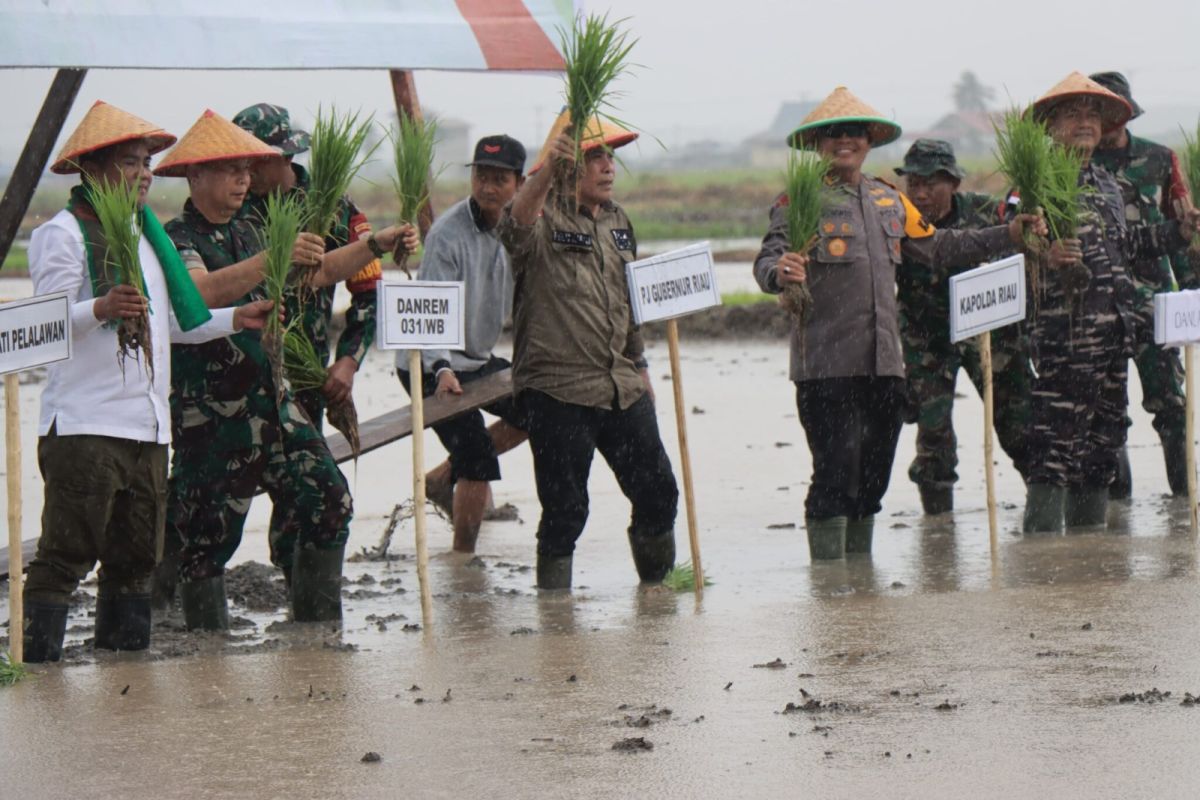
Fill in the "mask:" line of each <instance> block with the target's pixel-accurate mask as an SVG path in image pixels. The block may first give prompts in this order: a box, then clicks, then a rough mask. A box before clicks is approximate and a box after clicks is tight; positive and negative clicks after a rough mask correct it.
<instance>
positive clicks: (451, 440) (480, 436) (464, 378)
mask: <svg viewBox="0 0 1200 800" xmlns="http://www.w3.org/2000/svg"><path fill="white" fill-rule="evenodd" d="M511 366H512V364H510V363H509V361H508V360H507V359H504V358H499V357H497V356H492V357H491V358H490V359H488V362H487V363H486V364H484V365H483V366H482V367H480V368H479V369H477V370H473V371H471V372H457V371H456V372H455V373H454V375H455V377H456V378H458V382H459V384H460V385H466V384H468V383H470V382H472V381H477V380H479V379H480V378H486V377H487V376H488V375H492V374H495V373H497V372H500V371H501V370H505V369H508V368H509V367H511ZM396 375H398V376H399V378H400V383H402V384H403V385H404V390H405V391H407V392H408V394H409V396H410V397H411V396H412V388H411V386H410V384H409V379H408V372H406V371H405V370H402V369H398V370H396ZM421 389H422V394H423V395H424V396H425V397H432V396H433V393H434V392H435V391H436V390H437V380H436V379H435V378H434V376H433V375H430V374H429V373H428V372H426V373H424V374H423V375H422V376H421ZM483 410H484V411H486V412H488V413H489V414H493V415H495V416H497V417H499V418H500V419H502V420H504V421H505V422H507V423H508V424H509V425H512V426H513V427H514V428H519V429H520V430H525V428H526V425H525V419H524V417H523V416H522V414H521V413H520V411H519V410H518V409H517V406H516V403H515V402H514V401H513V398H512V397H505V398H504V399H502V400H497V401H496V402H494V403H492V404H491V405H487V406H484V407H483ZM433 432H434V433H436V434H437V437H438V439H440V440H441V442H442V446H443V447H445V448H446V452H448V453H449V454H450V473H451V478H452V480H454V481H457V480H459V479H460V478H461V479H463V480H468V481H497V480H500V460H499V458H498V457H497V455H496V448H495V447H494V446H493V445H492V437H491V436H489V435H488V432H487V426H486V425H485V424H484V420H483V414H481V413H480V412H479V411H478V410H476V411H471V412H468V413H466V414H463V415H462V416H460V417H455V418H454V419H451V420H447V421H446V422H442V423H439V424H437V425H434V426H433Z"/></svg>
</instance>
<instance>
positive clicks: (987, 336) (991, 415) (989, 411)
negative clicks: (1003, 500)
mask: <svg viewBox="0 0 1200 800" xmlns="http://www.w3.org/2000/svg"><path fill="white" fill-rule="evenodd" d="M979 361H980V364H981V365H982V366H983V474H984V476H985V477H986V480H987V512H988V541H989V542H990V544H991V548H992V566H995V564H996V557H997V555H998V553H999V544H998V542H997V532H996V527H997V525H996V470H995V467H994V466H993V463H992V462H993V460H994V459H993V458H992V428H993V427H994V426H995V408H994V406H993V404H992V332H991V331H984V332H983V333H982V334H980V336H979Z"/></svg>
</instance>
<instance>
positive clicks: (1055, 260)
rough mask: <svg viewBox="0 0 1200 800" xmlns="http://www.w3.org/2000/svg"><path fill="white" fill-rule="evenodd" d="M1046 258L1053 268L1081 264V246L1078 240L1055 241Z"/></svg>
mask: <svg viewBox="0 0 1200 800" xmlns="http://www.w3.org/2000/svg"><path fill="white" fill-rule="evenodd" d="M1048 256H1049V259H1050V266H1051V267H1053V268H1058V267H1065V266H1068V265H1070V264H1079V263H1082V262H1083V245H1082V243H1081V242H1080V241H1079V240H1078V239H1055V240H1054V241H1053V242H1052V243H1051V244H1050V252H1049V253H1048Z"/></svg>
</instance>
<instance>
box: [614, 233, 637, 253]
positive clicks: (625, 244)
mask: <svg viewBox="0 0 1200 800" xmlns="http://www.w3.org/2000/svg"><path fill="white" fill-rule="evenodd" d="M612 236H613V241H614V242H616V243H617V249H618V250H628V251H629V252H631V253H632V252H633V249H634V246H635V244H636V242H635V241H634V238H633V231H632V230H630V229H629V228H613V229H612Z"/></svg>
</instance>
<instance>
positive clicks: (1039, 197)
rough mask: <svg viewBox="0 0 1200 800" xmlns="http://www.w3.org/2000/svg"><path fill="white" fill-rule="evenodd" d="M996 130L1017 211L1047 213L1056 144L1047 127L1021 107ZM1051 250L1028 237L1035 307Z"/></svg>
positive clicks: (1009, 113) (1001, 161)
mask: <svg viewBox="0 0 1200 800" xmlns="http://www.w3.org/2000/svg"><path fill="white" fill-rule="evenodd" d="M994 127H995V131H996V161H997V162H998V166H999V169H1000V172H1001V173H1002V174H1003V175H1004V176H1005V177H1006V178H1008V182H1009V184H1010V185H1011V186H1012V187H1013V189H1015V190H1016V192H1017V197H1018V200H1019V205H1018V207H1017V210H1018V211H1019V212H1020V213H1023V214H1042V213H1044V210H1045V207H1046V205H1047V203H1048V202H1049V198H1048V197H1047V196H1046V192H1047V175H1048V173H1049V171H1050V169H1051V155H1050V151H1051V148H1052V144H1053V140H1052V139H1051V138H1050V134H1049V133H1048V132H1047V130H1046V126H1045V125H1044V124H1043V123H1041V122H1039V121H1038V120H1036V119H1034V118H1033V116H1032V115H1030V114H1025V113H1023V112H1022V111H1021V110H1020V109H1019V108H1010V109H1009V110H1008V111H1007V112H1005V114H1004V120H1003V123H1002V124H1000V125H995V126H994ZM1076 176H1077V177H1078V173H1076ZM1048 249H1049V243H1048V242H1047V241H1045V240H1044V239H1042V238H1041V237H1035V236H1028V237H1026V240H1025V251H1026V255H1027V256H1028V257H1029V258H1028V269H1029V284H1030V288H1031V289H1032V290H1033V298H1034V303H1035V304H1036V303H1037V301H1038V299H1039V298H1040V297H1041V296H1042V292H1043V286H1042V268H1043V266H1044V265H1045V260H1046V252H1047V250H1048Z"/></svg>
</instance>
